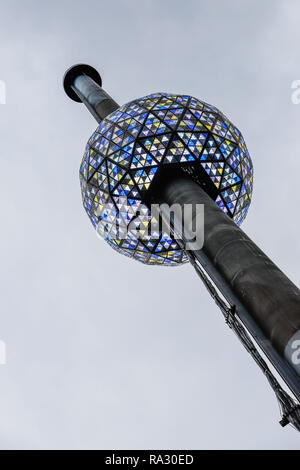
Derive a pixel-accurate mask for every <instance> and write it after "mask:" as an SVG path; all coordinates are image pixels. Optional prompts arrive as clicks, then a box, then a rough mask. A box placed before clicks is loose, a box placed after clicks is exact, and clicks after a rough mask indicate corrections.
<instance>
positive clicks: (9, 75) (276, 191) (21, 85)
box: [0, 0, 300, 449]
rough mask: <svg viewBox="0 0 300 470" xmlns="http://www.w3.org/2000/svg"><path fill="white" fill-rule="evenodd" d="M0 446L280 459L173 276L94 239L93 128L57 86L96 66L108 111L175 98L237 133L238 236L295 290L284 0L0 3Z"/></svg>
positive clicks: (267, 407) (218, 336) (220, 345)
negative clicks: (86, 187)
mask: <svg viewBox="0 0 300 470" xmlns="http://www.w3.org/2000/svg"><path fill="white" fill-rule="evenodd" d="M0 13H1V14H0V39H1V40H0V59H1V60H0V79H1V80H5V81H6V84H7V104H6V105H0V122H1V125H0V155H1V164H2V179H1V185H0V191H1V201H2V230H1V238H2V243H1V290H2V294H1V312H0V339H2V340H4V341H5V342H6V344H7V360H8V362H7V365H6V366H0V416H1V420H0V447H1V449H15V448H16V449H51V448H52V449H53V448H54V449H55V448H56V449H60V448H62V449H63V448H74V449H78V448H83V449H88V448H94V449H103V448H107V449H112V448H116V449H118V448H119V449H120V448H122V449H126V448H133V449H140V448H146V449H147V448H152V449H153V448H155V449H165V448H167V449H170V448H173V449H176V448H178V449H189V448H194V449H239V448H244V449H255V448H256V449H264V448H267V449H297V448H300V445H299V444H300V440H299V434H298V433H297V432H296V431H294V430H293V429H291V428H286V429H282V428H281V427H280V426H279V424H278V420H279V418H280V416H279V413H278V406H277V403H276V400H275V398H274V396H273V393H272V392H271V390H270V388H269V386H268V385H267V382H266V380H265V378H264V377H263V376H262V374H261V373H260V371H259V370H258V369H257V367H256V366H255V365H254V363H253V361H252V360H251V358H250V357H248V355H247V353H245V352H244V350H243V348H242V346H241V345H240V344H239V342H238V340H237V339H236V338H235V336H234V335H233V334H232V333H231V332H230V331H229V330H228V329H227V327H226V326H225V324H224V322H223V320H222V318H221V315H220V313H219V311H218V309H217V307H216V306H215V305H214V303H213V302H212V301H211V299H210V297H209V295H208V294H207V292H206V291H205V289H204V287H203V286H202V285H201V284H200V282H199V280H198V278H197V277H196V274H195V273H194V272H193V269H192V268H191V266H183V267H178V268H164V267H156V266H153V267H150V266H144V265H142V264H139V263H137V262H135V261H133V260H129V259H127V258H125V257H122V256H120V255H119V254H117V253H116V252H114V251H113V250H112V249H110V247H109V246H108V245H107V244H106V243H105V242H103V241H101V240H99V239H98V238H97V236H96V233H95V232H94V231H93V229H92V226H91V224H90V222H89V220H88V217H87V216H86V214H85V212H84V209H83V207H82V203H81V194H80V188H79V177H78V170H79V165H80V161H81V157H82V154H83V149H84V147H85V144H86V141H87V140H88V138H89V136H90V134H91V133H92V132H93V130H94V129H95V127H96V123H95V121H94V120H93V118H92V117H91V116H90V115H89V113H88V111H87V110H86V109H84V107H83V106H81V105H78V104H75V103H74V102H71V101H70V100H69V99H68V98H67V97H66V96H65V95H64V91H63V89H62V85H61V80H62V76H63V73H64V71H65V69H66V68H67V67H69V66H70V65H72V64H73V63H77V62H86V63H90V64H91V65H93V66H95V67H96V68H98V70H99V71H100V72H101V74H102V77H103V86H104V88H105V89H106V90H107V91H108V92H109V93H110V94H111V95H112V96H113V97H114V98H115V100H116V101H117V102H119V103H120V104H122V103H124V102H127V101H129V100H130V99H132V98H136V97H139V96H143V95H145V94H148V93H150V92H155V91H170V92H175V93H186V94H191V95H194V96H196V97H199V98H200V99H203V100H205V101H207V102H209V103H211V104H214V105H216V106H217V107H218V108H220V109H221V110H222V111H223V112H224V113H225V114H226V115H227V116H228V117H229V118H230V119H231V120H232V121H233V122H234V123H235V124H236V125H237V126H238V127H239V128H240V129H241V131H242V132H243V134H244V137H245V139H246V142H247V145H248V148H249V151H250V153H251V155H252V159H253V163H254V168H255V186H254V197H253V203H252V207H251V208H250V210H249V214H248V217H247V219H246V221H245V222H244V225H243V228H244V230H245V231H246V232H247V233H248V234H249V235H250V236H251V237H252V238H253V239H254V241H256V242H257V243H258V244H259V245H260V247H261V248H262V249H264V250H265V251H266V253H267V254H268V255H270V256H271V257H272V259H273V260H274V261H275V262H276V263H277V264H278V265H279V266H280V267H281V268H282V269H283V270H284V271H285V272H286V273H287V274H288V275H289V276H290V278H291V279H292V280H293V281H294V282H295V283H296V284H297V285H300V269H299V259H300V240H299V228H300V216H299V205H300V195H299V186H298V174H299V171H300V158H299V148H300V132H299V131H300V105H298V106H297V105H293V104H292V102H291V82H292V81H293V80H295V79H300V47H299V44H300V41H299V34H300V33H299V22H300V2H299V1H298V0H295V1H293V0H289V1H286V0H282V1H278V0H263V1H261V0H251V1H250V0H244V1H242V2H241V1H233V0H226V1H223V0H216V1H215V2H211V1H203V0H201V1H200V0H187V1H185V2H182V1H178V0H172V1H171V0H163V1H162V0H152V1H145V0H124V1H121V0H114V1H113V0H110V1H101V0H97V1H93V0H85V1H84V2H80V1H78V0H73V1H71V0H70V1H67V0H59V1H58V0H52V1H51V2H40V1H38V0H35V1H30V0H22V1H21V0H18V1H15V0H9V1H8V0H5V1H4V0H1V1H0Z"/></svg>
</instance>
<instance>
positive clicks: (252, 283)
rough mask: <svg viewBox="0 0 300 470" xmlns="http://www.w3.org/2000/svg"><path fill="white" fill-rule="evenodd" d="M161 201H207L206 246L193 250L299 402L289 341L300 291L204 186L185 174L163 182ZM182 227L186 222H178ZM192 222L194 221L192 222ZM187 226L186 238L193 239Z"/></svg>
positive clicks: (298, 319) (299, 327) (298, 377)
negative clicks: (209, 194)
mask: <svg viewBox="0 0 300 470" xmlns="http://www.w3.org/2000/svg"><path fill="white" fill-rule="evenodd" d="M159 203H160V204H162V203H167V204H168V206H172V205H173V204H179V205H180V206H181V208H182V210H183V206H184V205H185V204H192V205H193V206H195V204H204V217H205V222H204V245H203V248H202V249H201V250H195V251H193V252H194V254H195V256H196V258H197V259H198V260H199V262H200V263H201V265H202V266H203V268H204V269H205V270H206V271H207V273H208V274H209V276H210V277H211V278H212V280H213V281H214V282H215V284H216V286H217V287H218V289H219V290H220V291H221V292H222V294H223V295H224V296H225V298H226V299H227V300H228V301H229V302H230V304H235V305H236V306H237V310H238V315H239V318H240V319H241V321H242V322H243V323H244V325H245V327H246V328H247V329H248V331H249V332H250V334H251V335H252V336H253V337H254V339H255V340H256V342H257V343H258V345H259V346H260V347H261V349H262V350H263V351H264V352H265V354H266V355H267V357H268V358H269V360H270V361H271V362H272V364H273V365H274V367H275V368H276V369H277V371H278V372H279V374H280V375H281V376H282V378H283V379H284V380H285V382H286V383H287V384H288V386H289V387H290V389H291V390H292V391H293V393H294V394H295V396H296V397H297V398H298V400H300V366H299V365H295V364H294V363H293V361H292V359H291V358H292V354H291V350H290V347H289V345H290V341H291V339H292V338H295V337H297V335H299V332H300V291H299V289H298V288H297V287H296V286H295V285H294V284H293V283H292V282H291V281H290V280H289V279H288V278H287V276H285V274H284V273H283V272H282V271H281V270H280V269H279V268H278V267H277V266H276V265H275V264H274V263H273V262H272V261H271V260H270V259H269V258H268V257H267V256H266V255H265V254H264V253H263V252H262V250H260V249H259V248H258V247H257V246H256V245H255V244H254V243H253V242H252V240H251V239H250V238H249V237H248V236H247V235H246V234H245V233H244V232H243V231H242V230H241V229H240V228H239V227H238V226H237V225H236V224H235V223H234V221H233V220H232V219H230V217H228V215H226V214H225V213H224V212H223V211H221V210H220V209H219V207H218V206H217V205H216V204H215V202H214V201H213V200H212V199H211V198H210V197H209V196H208V195H207V194H206V193H205V191H203V190H202V189H201V188H200V186H199V185H198V184H196V183H194V182H193V181H191V180H189V179H185V178H174V179H172V180H170V181H166V184H164V185H161V187H160V194H159ZM174 222H175V230H176V223H177V225H178V224H179V223H180V226H179V225H178V230H180V229H181V220H180V222H179V221H176V220H175V221H174ZM191 224H192V221H191ZM184 229H185V234H184V238H185V240H187V239H189V238H190V239H191V238H192V235H191V234H188V233H187V231H186V227H184Z"/></svg>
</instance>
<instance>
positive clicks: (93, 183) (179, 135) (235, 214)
mask: <svg viewBox="0 0 300 470" xmlns="http://www.w3.org/2000/svg"><path fill="white" fill-rule="evenodd" d="M162 165H180V167H181V168H182V170H187V169H189V173H190V174H191V173H192V174H194V175H195V177H196V180H197V178H198V180H199V178H200V179H201V178H204V177H205V178H207V180H208V181H209V184H208V186H210V190H211V195H213V196H212V197H213V199H214V200H215V202H216V204H217V205H218V206H219V207H220V209H221V210H222V211H224V212H225V213H226V214H228V216H229V217H231V218H233V219H234V221H235V222H236V223H237V224H238V225H240V224H241V222H242V221H243V219H244V218H245V217H246V214H247V211H248V208H249V205H250V201H251V193H252V184H253V166H252V162H251V158H250V155H249V152H248V150H247V147H246V144H245V141H244V139H243V136H242V134H241V133H240V131H239V130H238V129H237V128H236V127H235V126H234V125H233V124H232V123H231V122H230V121H229V120H228V119H227V118H226V117H225V116H224V114H222V113H221V111H219V110H218V109H217V108H215V107H214V106H211V105H209V104H207V103H204V102H202V101H200V100H198V99H196V98H193V97H191V96H187V95H173V94H168V93H155V94H152V95H149V96H146V97H143V98H140V99H137V100H134V101H131V102H130V103H127V104H126V105H124V106H122V107H120V108H119V109H117V110H116V111H115V112H113V113H112V114H110V115H109V116H107V117H106V118H105V119H104V120H103V121H102V122H101V123H100V125H99V127H98V128H97V129H96V131H95V132H94V133H93V135H92V136H91V138H90V139H89V141H88V144H87V146H86V149H85V153H84V156H83V160H82V163H81V167H80V181H81V191H82V198H83V204H84V207H85V209H86V212H87V214H88V216H89V218H90V219H91V221H92V223H93V225H94V227H95V228H97V230H98V232H99V233H100V234H101V235H102V236H103V237H104V238H105V240H106V241H107V243H109V245H110V246H112V247H113V248H114V249H116V250H117V251H119V252H120V253H122V254H124V255H126V256H129V257H131V258H134V259H136V260H138V261H141V262H143V263H147V264H159V265H168V266H174V265H179V264H182V263H184V262H187V261H188V259H187V256H186V254H185V253H184V252H183V251H182V249H181V248H180V246H179V245H178V244H177V242H176V241H174V240H173V239H172V238H170V236H169V235H168V234H166V233H161V232H159V224H158V221H157V220H154V219H153V216H152V217H151V212H150V210H149V209H147V208H146V207H145V206H143V205H141V203H142V199H143V194H144V193H145V191H147V190H148V189H149V188H150V186H151V183H152V181H153V180H154V178H155V175H156V173H157V172H158V171H160V168H161V166H162ZM138 210H139V211H140V213H141V214H142V216H140V217H136V212H137V211H138ZM116 220H117V225H118V228H117V229H116V223H115V221H116ZM149 223H151V227H152V234H153V227H154V229H155V227H157V231H156V232H155V237H153V236H151V235H148V236H147V235H146V233H147V230H146V229H147V225H148V224H149ZM156 224H157V225H156ZM128 228H129V230H128ZM132 228H134V229H132ZM137 230H138V233H139V234H140V236H137ZM120 234H122V236H121V235H120Z"/></svg>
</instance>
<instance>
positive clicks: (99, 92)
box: [63, 64, 119, 123]
mask: <svg viewBox="0 0 300 470" xmlns="http://www.w3.org/2000/svg"><path fill="white" fill-rule="evenodd" d="M63 84H64V89H65V92H66V93H67V95H68V96H69V98H71V99H72V100H73V101H77V102H82V103H84V104H85V106H86V107H87V108H88V110H89V111H90V113H91V114H92V115H93V116H94V118H95V119H96V120H97V121H98V122H99V123H100V122H101V121H102V120H103V119H104V118H105V117H106V116H108V115H109V114H111V113H112V112H113V111H115V110H116V109H118V108H119V105H118V104H117V103H116V102H115V101H114V100H113V99H112V98H111V97H110V96H109V94H108V93H106V91H104V90H103V88H102V79H101V77H100V75H99V73H98V72H97V70H95V69H94V68H93V67H91V66H90V65H85V64H78V65H74V66H73V67H71V68H70V69H69V70H67V72H66V73H65V76H64V80H63Z"/></svg>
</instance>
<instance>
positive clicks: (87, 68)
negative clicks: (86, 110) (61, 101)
mask: <svg viewBox="0 0 300 470" xmlns="http://www.w3.org/2000/svg"><path fill="white" fill-rule="evenodd" d="M80 75H87V76H88V77H90V78H92V79H93V80H94V82H96V83H97V84H98V85H99V86H102V79H101V76H100V74H99V72H97V70H96V69H94V67H92V66H91V65H87V64H76V65H73V66H72V67H70V68H69V69H68V70H67V71H66V73H65V75H64V78H63V85H64V90H65V92H66V94H67V95H68V97H69V98H71V100H73V101H77V102H78V103H81V99H80V98H79V97H78V96H77V95H76V93H75V91H74V90H73V88H72V85H73V83H74V80H75V79H76V78H77V77H79V76H80Z"/></svg>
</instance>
